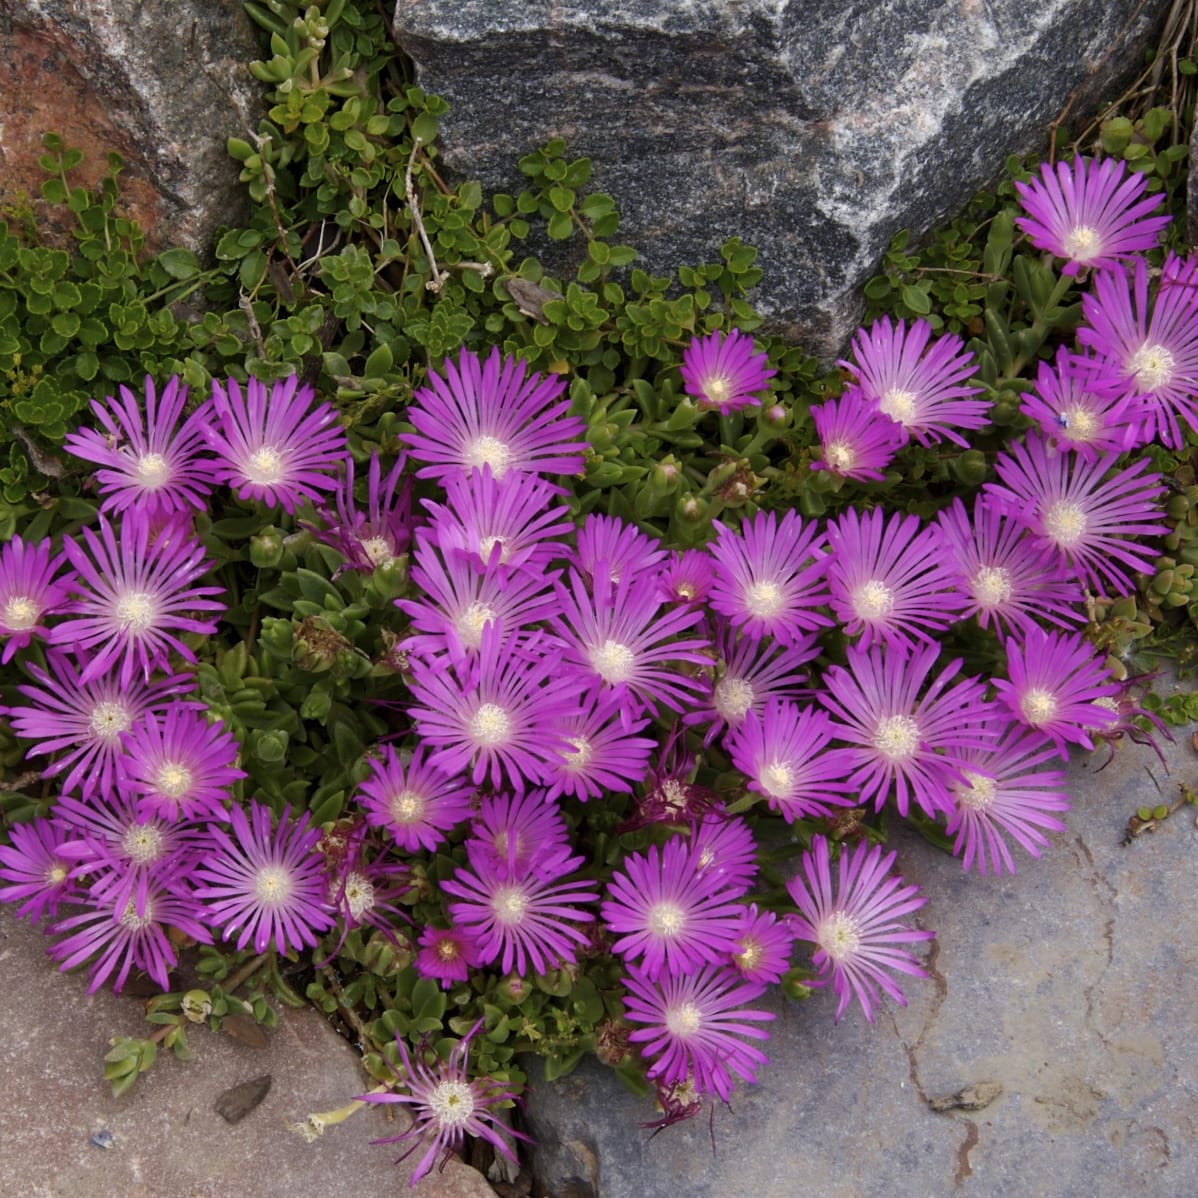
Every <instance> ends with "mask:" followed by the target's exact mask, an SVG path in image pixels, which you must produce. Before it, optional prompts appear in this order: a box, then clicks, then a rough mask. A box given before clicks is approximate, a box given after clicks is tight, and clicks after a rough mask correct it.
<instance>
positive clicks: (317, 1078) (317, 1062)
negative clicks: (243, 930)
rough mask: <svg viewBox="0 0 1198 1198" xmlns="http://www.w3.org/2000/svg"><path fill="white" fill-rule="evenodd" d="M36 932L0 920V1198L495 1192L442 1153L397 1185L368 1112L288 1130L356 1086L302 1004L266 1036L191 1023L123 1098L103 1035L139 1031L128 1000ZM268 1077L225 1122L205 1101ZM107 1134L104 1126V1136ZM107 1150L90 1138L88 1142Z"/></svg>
mask: <svg viewBox="0 0 1198 1198" xmlns="http://www.w3.org/2000/svg"><path fill="white" fill-rule="evenodd" d="M45 945H46V939H45V937H44V936H43V935H42V933H41V932H40V931H39V930H37V929H33V928H30V926H29V924H28V923H27V922H26V921H24V920H21V921H17V920H14V918H13V916H12V911H11V909H10V908H8V907H6V908H5V909H4V910H3V912H2V913H0V1044H3V1053H4V1062H5V1067H4V1068H5V1078H6V1080H7V1085H6V1087H5V1088H6V1091H7V1093H6V1098H5V1107H6V1112H5V1119H4V1130H3V1159H4V1165H3V1169H2V1170H0V1198H280V1196H281V1195H285V1196H286V1198H313V1196H315V1195H319V1196H320V1198H396V1195H399V1194H404V1193H410V1194H412V1195H413V1196H414V1198H420V1196H421V1195H423V1196H424V1198H494V1191H493V1190H492V1189H491V1187H490V1186H489V1185H488V1184H487V1182H486V1181H485V1179H484V1178H483V1177H482V1175H481V1174H480V1173H478V1172H477V1171H476V1170H474V1169H471V1168H469V1167H468V1166H467V1165H464V1164H462V1163H461V1162H459V1161H457V1160H456V1159H455V1160H451V1161H450V1162H449V1164H447V1165H446V1167H445V1171H444V1172H443V1173H437V1172H436V1171H434V1172H433V1173H432V1174H430V1176H428V1177H426V1178H425V1179H424V1180H423V1181H421V1182H420V1184H419V1185H417V1186H416V1187H415V1188H414V1189H408V1183H409V1181H410V1179H411V1174H412V1170H413V1169H414V1168H415V1164H416V1162H417V1161H418V1160H419V1159H420V1155H421V1154H419V1153H417V1154H416V1155H415V1156H413V1157H412V1158H410V1159H409V1160H408V1161H406V1162H404V1163H403V1164H401V1165H395V1164H394V1163H393V1162H394V1161H395V1158H396V1157H397V1156H398V1155H399V1153H400V1151H402V1148H397V1147H396V1146H395V1145H390V1144H382V1145H371V1143H370V1140H372V1139H375V1138H378V1137H380V1136H387V1135H397V1134H399V1133H400V1132H401V1131H402V1130H403V1129H404V1127H406V1126H407V1121H406V1117H405V1116H404V1115H403V1114H402V1112H401V1109H400V1108H397V1107H396V1108H388V1109H393V1110H396V1111H397V1112H400V1113H399V1116H398V1118H397V1119H396V1120H395V1121H393V1122H389V1121H388V1120H387V1117H386V1110H384V1109H383V1108H376V1107H371V1108H369V1109H365V1110H361V1111H358V1112H357V1113H356V1114H355V1115H353V1116H352V1117H351V1118H349V1119H348V1120H347V1121H346V1122H344V1123H341V1124H339V1125H337V1126H334V1127H330V1128H328V1129H327V1130H326V1131H325V1133H324V1135H323V1136H321V1137H320V1138H319V1139H317V1140H314V1141H313V1142H312V1143H306V1142H305V1141H304V1139H303V1138H302V1137H301V1136H299V1135H297V1134H295V1133H293V1132H290V1131H288V1130H287V1124H288V1123H300V1122H302V1121H303V1120H304V1119H305V1118H306V1116H308V1115H309V1114H313V1113H317V1112H326V1111H331V1110H336V1109H337V1108H339V1107H342V1106H344V1105H345V1104H346V1103H347V1102H349V1101H350V1100H351V1099H352V1098H353V1097H354V1096H355V1095H357V1094H361V1093H362V1092H363V1091H364V1090H365V1089H367V1088H368V1083H366V1082H364V1081H363V1077H364V1075H363V1073H362V1071H361V1069H360V1068H359V1067H358V1064H357V1058H356V1057H355V1056H354V1053H353V1050H352V1049H351V1048H350V1046H349V1045H348V1044H346V1043H345V1041H344V1040H342V1039H341V1038H340V1037H339V1036H338V1035H337V1034H336V1032H334V1031H333V1029H332V1028H331V1027H330V1026H329V1025H328V1024H327V1023H326V1022H325V1020H324V1019H323V1018H322V1017H321V1016H320V1015H319V1014H318V1013H317V1012H316V1011H315V1010H314V1009H313V1008H311V1007H305V1008H303V1009H301V1010H290V1009H284V1010H283V1011H282V1012H281V1013H280V1016H279V1024H278V1027H277V1028H275V1029H274V1030H273V1031H272V1032H271V1033H270V1045H269V1047H268V1048H265V1049H252V1048H249V1047H247V1046H246V1045H244V1044H241V1043H239V1042H237V1041H235V1040H233V1039H232V1037H230V1036H228V1035H226V1034H224V1033H215V1032H211V1031H209V1030H208V1029H207V1028H205V1027H198V1026H197V1027H195V1028H191V1029H189V1033H188V1043H189V1045H190V1047H191V1049H192V1052H193V1053H194V1055H195V1059H194V1060H192V1061H190V1062H188V1063H184V1062H181V1061H177V1060H175V1059H174V1057H173V1055H172V1054H171V1053H170V1052H169V1051H167V1052H166V1053H164V1054H161V1055H160V1056H159V1059H158V1062H157V1063H156V1064H155V1065H154V1067H153V1068H152V1069H151V1070H150V1071H149V1072H148V1073H146V1074H145V1075H144V1076H143V1077H142V1078H140V1079H139V1080H138V1082H137V1084H136V1085H135V1086H134V1087H133V1089H132V1090H131V1091H129V1092H128V1093H127V1094H125V1095H123V1096H122V1097H120V1098H114V1097H113V1096H112V1091H111V1088H110V1087H109V1084H108V1083H107V1082H105V1081H104V1080H103V1079H102V1076H101V1073H102V1070H103V1057H104V1054H105V1052H107V1051H108V1041H109V1039H110V1038H111V1037H112V1036H116V1035H127V1036H136V1037H144V1036H147V1035H149V1034H150V1033H151V1031H152V1028H151V1025H149V1024H147V1023H146V1022H145V1021H144V1019H143V1018H142V1004H141V1001H139V1000H138V999H136V998H133V997H130V996H128V995H124V996H122V995H113V994H111V993H110V992H107V991H101V992H99V993H97V994H95V995H92V996H90V997H89V996H88V994H87V992H86V980H85V978H84V977H82V976H80V977H76V976H66V975H61V974H59V973H57V972H56V971H55V968H54V965H53V963H52V962H51V961H49V960H48V959H47V957H46V955H45ZM263 1074H270V1075H271V1078H272V1084H271V1088H270V1092H269V1093H268V1094H267V1096H266V1098H265V1099H264V1100H263V1101H262V1102H261V1104H260V1105H258V1106H257V1107H255V1108H254V1109H253V1110H252V1111H250V1113H249V1114H248V1115H246V1116H245V1117H244V1118H243V1119H242V1120H241V1121H240V1122H238V1123H236V1124H233V1125H230V1124H228V1123H226V1122H225V1120H224V1119H223V1118H222V1117H221V1116H220V1115H219V1114H217V1112H216V1111H215V1110H214V1108H213V1104H214V1103H215V1102H216V1100H217V1098H218V1097H219V1096H220V1095H221V1094H222V1093H224V1091H226V1090H228V1089H229V1088H230V1087H232V1086H236V1085H239V1084H241V1083H243V1082H247V1081H251V1080H252V1079H254V1078H257V1077H260V1076H262V1075H263ZM105 1133H107V1135H105ZM93 1136H94V1137H96V1139H97V1140H98V1141H99V1142H100V1143H106V1142H108V1137H111V1147H109V1148H102V1147H97V1146H96V1145H95V1144H93V1142H92V1137H93Z"/></svg>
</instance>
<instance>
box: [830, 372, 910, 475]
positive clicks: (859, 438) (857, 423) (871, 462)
mask: <svg viewBox="0 0 1198 1198" xmlns="http://www.w3.org/2000/svg"><path fill="white" fill-rule="evenodd" d="M811 420H812V423H813V424H814V425H815V432H816V436H818V437H819V444H820V455H821V456H820V458H819V459H818V460H817V461H814V462H812V463H811V469H812V470H826V471H827V472H828V473H829V474H836V475H839V476H840V477H841V478H851V479H853V480H854V481H856V482H881V481H882V480H883V479H884V478H885V477H886V476H885V474H884V473H883V471H884V470H885V469H886V467H887V466H889V465H890V463H891V462H892V461H893V460H894V456H895V454H897V453H898V452H899V450H900V449H902V448H903V446H905V445H906V444H907V442H908V441H910V439H911V437H910V434H909V433H908V432H907V430H906V429H905V428H904V427H903V425H901V424H899V422H898V421H897V420H892V419H891V418H890V416H888V415H887V414H886V413H885V412H883V411H882V410H881V408H880V407H879V406H878V402H877V401H876V400H868V399H866V398H865V396H864V394H863V393H862V391H861V388H860V387H855V386H849V387H846V388H845V391H844V394H843V395H841V397H840V398H839V399H832V400H829V401H828V402H827V403H823V404H819V405H817V406H816V407H813V408H812V409H811Z"/></svg>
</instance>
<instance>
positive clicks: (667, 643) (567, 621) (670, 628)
mask: <svg viewBox="0 0 1198 1198" xmlns="http://www.w3.org/2000/svg"><path fill="white" fill-rule="evenodd" d="M555 588H556V592H557V598H558V605H559V608H560V615H555V616H554V617H553V618H552V619H551V621H550V624H551V626H552V627H553V629H554V630H555V631H556V632H557V634H558V635H559V636H560V637H561V639H562V641H563V642H564V646H565V662H566V664H567V666H569V667H573V672H574V673H575V674H576V675H577V676H578V677H580V678H581V679H584V680H585V685H587V686H590V685H593V684H594V683H596V682H598V683H600V684H601V685H602V686H603V688H604V689H605V690H610V691H611V692H612V693H615V694H616V695H617V696H620V697H621V698H622V699H624V698H626V697H627V696H633V697H634V699H635V702H634V703H633V704H632V705H631V706H629V705H627V703H626V706H625V710H626V711H627V712H628V719H629V720H631V719H632V718H633V716H634V715H637V714H639V712H638V711H637V710H636V706H637V704H638V703H639V705H641V706H643V707H645V708H649V709H652V708H654V707H655V706H656V705H657V704H658V703H661V704H663V705H664V706H666V707H669V708H670V709H671V710H673V711H679V710H681V709H682V708H683V707H684V706H685V705H686V704H687V703H688V702H689V701H690V697H691V695H693V694H694V693H695V692H696V691H697V690H698V689H699V683H698V682H697V681H696V680H695V679H694V678H691V677H688V676H687V675H685V674H682V673H679V672H678V671H677V669H676V668H674V667H677V666H679V665H685V664H687V663H691V664H697V665H706V664H707V663H708V661H709V660H710V658H709V657H708V655H707V647H708V642H707V639H706V637H693V636H692V637H684V636H682V635H681V634H682V633H684V632H686V631H687V630H688V629H691V628H693V627H694V625H696V624H697V623H699V621H700V620H701V619H702V618H703V613H702V612H701V611H698V610H696V609H693V608H689V607H678V608H674V609H673V610H665V611H663V610H662V605H661V600H660V596H659V592H658V587H657V581H656V579H655V578H654V577H653V576H652V575H640V576H637V575H627V576H623V577H621V578H619V579H618V580H616V581H614V582H613V581H611V580H610V579H607V578H597V579H595V580H594V587H593V592H588V590H587V585H586V582H585V580H584V579H583V577H582V575H581V574H579V573H578V572H577V571H576V570H573V569H572V570H571V571H570V575H569V587H566V586H564V585H563V584H561V583H556V584H555ZM573 685H575V686H577V685H578V683H577V680H576V681H575V683H574V684H573Z"/></svg>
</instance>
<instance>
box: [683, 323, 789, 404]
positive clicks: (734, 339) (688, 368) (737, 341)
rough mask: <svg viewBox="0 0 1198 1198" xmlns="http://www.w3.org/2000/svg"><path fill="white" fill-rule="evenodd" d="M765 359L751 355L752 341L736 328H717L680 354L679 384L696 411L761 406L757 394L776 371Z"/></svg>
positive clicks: (766, 388) (761, 354)
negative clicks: (770, 367) (680, 381)
mask: <svg viewBox="0 0 1198 1198" xmlns="http://www.w3.org/2000/svg"><path fill="white" fill-rule="evenodd" d="M768 367H769V357H768V355H766V354H764V353H755V352H754V346H753V338H752V337H747V336H745V334H744V333H742V332H741V331H740V330H739V329H733V330H732V332H730V333H723V332H720V331H719V330H718V329H717V330H716V331H715V332H713V333H708V334H707V336H706V337H695V338H693V339H692V340H691V343H690V344H689V345H688V346H687V347H686V349H685V350H684V351H683V353H682V365H681V367H680V370H681V373H682V384H683V386H684V387H685V388H686V393H687V395H690V396H691V397H693V398H694V399H697V400H698V401H699V406H700V408H715V409H717V410H718V411H719V412H720V413H721V414H722V415H727V414H728V413H729V412H736V411H739V410H740V409H741V408H747V407H750V406H754V407H760V406H761V395H762V394H763V393H764V392H766V391H768V389H769V381H770V379H772V378H773V377H774V375H775V374H777V373H778V372H777V371H776V370H770V369H769V368H768Z"/></svg>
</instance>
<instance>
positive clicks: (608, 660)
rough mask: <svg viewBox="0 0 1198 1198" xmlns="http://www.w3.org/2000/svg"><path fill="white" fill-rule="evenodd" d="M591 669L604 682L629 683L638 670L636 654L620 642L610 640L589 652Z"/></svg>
mask: <svg viewBox="0 0 1198 1198" xmlns="http://www.w3.org/2000/svg"><path fill="white" fill-rule="evenodd" d="M587 656H588V657H589V658H590V662H591V668H592V669H593V670H594V671H595V673H596V674H598V675H599V676H600V677H601V678H602V679H603V681H604V682H611V683H617V682H627V681H628V679H629V678H631V677H632V675H633V671H634V670H635V669H636V654H635V653H634V652H633V651H632V650H631V649H630V648H629V647H628V646H627V645H622V644H621V643H620V642H619V641H614V640H608V641H604V642H603V644H602V645H595V646H594V647H592V648H591V649H590V650H588V652H587Z"/></svg>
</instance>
